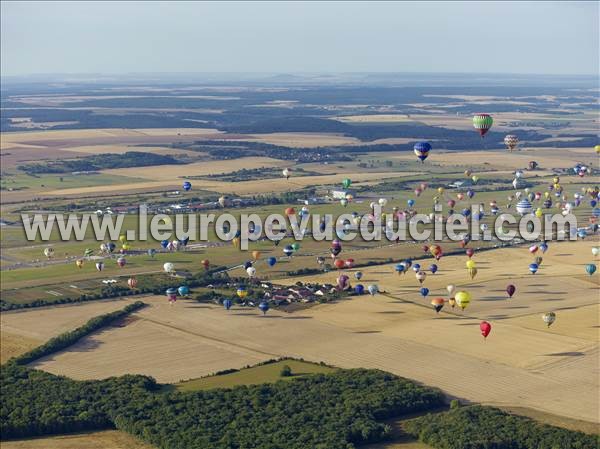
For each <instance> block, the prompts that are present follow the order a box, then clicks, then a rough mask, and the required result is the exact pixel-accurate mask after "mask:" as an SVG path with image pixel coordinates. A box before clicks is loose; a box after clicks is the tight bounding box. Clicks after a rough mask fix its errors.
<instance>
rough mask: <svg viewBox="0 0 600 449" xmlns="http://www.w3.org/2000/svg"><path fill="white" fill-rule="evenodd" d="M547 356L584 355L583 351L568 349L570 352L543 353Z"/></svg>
mask: <svg viewBox="0 0 600 449" xmlns="http://www.w3.org/2000/svg"><path fill="white" fill-rule="evenodd" d="M544 355H545V356H547V357H581V356H583V355H585V354H584V353H583V352H579V351H570V352H554V353H552V354H544Z"/></svg>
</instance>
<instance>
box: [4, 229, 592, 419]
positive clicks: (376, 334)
mask: <svg viewBox="0 0 600 449" xmlns="http://www.w3.org/2000/svg"><path fill="white" fill-rule="evenodd" d="M592 245H593V243H592V242H588V241H584V242H576V243H570V242H568V243H551V245H550V250H549V251H548V253H546V254H545V255H544V262H543V264H542V267H541V269H540V272H539V273H538V274H536V275H535V276H534V275H531V274H528V273H527V265H528V264H529V259H530V255H529V253H528V251H527V248H526V247H520V248H510V249H499V250H495V251H487V252H480V253H477V254H476V255H475V256H474V260H475V261H476V263H477V266H478V268H479V274H478V276H477V277H476V278H475V280H470V279H469V278H468V276H467V275H466V272H465V271H466V270H465V268H464V263H465V261H466V257H465V256H453V257H446V258H443V259H442V260H441V261H440V263H439V265H440V271H439V272H438V273H437V274H435V275H430V276H429V277H428V278H427V280H426V281H425V285H426V286H427V287H428V288H429V289H430V290H431V293H430V295H429V297H428V299H425V300H424V299H422V298H421V296H420V294H419V293H418V291H419V284H418V282H417V281H416V279H415V277H414V274H412V272H411V273H407V274H406V275H404V276H401V275H398V274H396V273H395V272H394V269H393V266H386V265H383V266H374V267H369V268H365V269H362V271H363V272H364V278H363V283H364V284H365V285H367V284H369V283H373V282H376V283H378V285H379V287H380V288H381V289H382V290H383V291H385V294H379V295H376V296H362V297H355V298H353V299H351V300H344V301H340V302H339V303H336V304H324V305H318V306H314V307H312V308H309V309H306V310H303V311H301V312H296V313H291V314H290V313H286V312H280V311H270V312H269V314H268V315H267V316H265V317H263V316H262V315H261V314H260V313H259V312H258V311H257V310H256V309H246V308H240V307H237V308H234V309H232V310H231V311H229V312H226V311H225V310H223V309H222V307H220V306H216V305H203V304H197V303H192V302H188V301H178V302H177V303H176V304H175V305H174V306H169V305H168V303H167V302H166V300H165V299H164V298H163V297H152V298H147V299H145V301H146V302H148V303H150V305H151V306H150V307H148V308H145V309H143V310H141V311H139V312H138V313H136V316H137V317H138V318H139V320H138V321H136V322H135V323H133V324H132V325H130V326H127V327H125V328H110V329H107V330H104V331H102V332H100V333H97V334H94V335H93V336H91V337H89V338H87V339H85V340H83V341H82V342H80V343H79V344H77V345H75V346H74V347H73V348H72V349H71V350H69V351H63V352H61V353H58V354H55V355H53V356H52V357H50V358H48V359H42V360H40V361H38V362H37V363H35V367H37V368H42V369H44V370H47V371H50V372H52V373H56V374H66V375H69V376H73V377H75V378H78V379H91V378H100V377H106V376H108V375H111V374H120V373H125V372H132V373H144V374H150V375H153V376H155V377H156V378H157V380H158V381H160V382H176V381H179V380H181V379H187V378H194V377H198V376H202V375H205V374H209V373H211V372H214V371H217V370H219V369H223V368H224V367H225V366H229V367H235V368H240V367H242V366H244V365H246V364H247V363H248V361H249V360H252V361H260V360H264V359H268V358H273V357H280V356H291V357H297V358H304V359H306V360H314V361H324V362H327V363H330V364H333V365H336V366H340V367H344V368H352V367H367V368H379V369H383V370H386V371H390V372H393V373H396V374H399V375H401V376H405V377H408V378H412V379H415V380H417V381H420V382H423V383H425V384H428V385H434V386H437V387H439V388H441V389H443V390H444V391H445V392H447V393H448V394H450V395H452V396H457V397H460V398H464V399H468V400H471V401H476V402H482V403H491V404H496V405H504V406H520V407H528V408H532V409H537V410H541V411H544V412H548V413H552V414H555V415H559V416H566V417H569V418H573V419H581V420H585V421H592V422H598V421H599V414H598V403H597V401H596V398H597V396H598V393H599V385H598V379H599V376H598V374H599V370H598V369H599V366H600V363H599V361H600V360H599V352H598V339H597V337H595V336H594V332H593V331H590V329H588V328H590V327H591V328H592V329H594V330H597V326H598V325H599V323H598V315H597V314H596V315H595V316H593V317H592V318H589V316H592V313H591V312H593V311H594V310H597V306H595V307H596V309H592V308H591V307H594V305H595V304H597V298H598V282H597V280H596V278H597V277H598V275H595V277H590V278H589V279H588V278H586V277H581V273H582V272H583V264H584V263H586V262H588V261H589V259H590V258H591V256H588V253H589V249H590V247H591V246H592ZM506 260H513V261H515V263H514V264H512V265H510V266H507V264H506ZM423 263H427V261H423V262H422V264H423ZM336 276H337V273H327V274H324V275H322V276H320V277H313V279H321V280H324V281H328V282H332V281H333V280H334V279H335V277H336ZM296 280H298V279H297V278H289V279H288V280H287V281H288V282H290V283H293V282H295V281H296ZM449 283H454V284H456V285H457V287H458V289H467V290H468V291H469V292H471V294H472V295H473V300H472V302H471V304H470V305H469V307H468V308H467V309H466V310H465V311H464V312H461V311H460V309H458V308H456V309H452V308H450V307H449V306H448V305H446V307H445V308H444V310H443V311H442V312H440V313H439V315H436V314H435V312H434V311H433V310H432V308H431V307H430V306H429V300H430V299H431V298H433V297H436V296H440V297H446V296H447V293H446V291H445V286H446V285H447V284H449ZM508 283H513V284H515V285H516V286H517V293H516V294H515V296H514V297H513V298H512V299H506V294H505V293H504V289H505V287H506V285H507V284H508ZM82 307H87V305H86V306H82ZM51 310H52V309H48V310H47V311H46V312H47V313H48V312H51ZM579 310H581V312H580V315H576V313H577V311H579ZM547 311H555V312H556V314H557V320H556V323H554V325H553V326H552V327H551V328H550V329H548V328H547V327H546V325H545V324H544V323H543V321H542V319H541V314H542V313H544V312H547ZM43 312H44V311H40V313H43ZM26 313H31V312H25V314H26ZM563 314H564V319H563ZM577 316H579V317H583V316H586V318H585V319H577ZM10 318H11V316H8V320H7V321H10ZM482 319H485V320H488V321H489V322H491V323H492V326H493V329H492V332H491V334H490V336H489V337H488V338H487V340H485V341H484V339H483V338H482V337H481V335H480V333H479V328H478V325H479V322H480V321H481V320H482ZM521 320H525V321H526V322H525V323H524V324H523V323H521ZM14 329H15V327H14V326H13V327H12V331H13V332H14ZM549 392H551V394H549Z"/></svg>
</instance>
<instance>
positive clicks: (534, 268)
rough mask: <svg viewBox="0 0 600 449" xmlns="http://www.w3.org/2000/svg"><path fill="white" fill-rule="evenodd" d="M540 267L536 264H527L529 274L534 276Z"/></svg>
mask: <svg viewBox="0 0 600 449" xmlns="http://www.w3.org/2000/svg"><path fill="white" fill-rule="evenodd" d="M539 267H540V266H539V265H538V264H537V263H530V264H529V271H531V274H535V273H537V270H538V268H539Z"/></svg>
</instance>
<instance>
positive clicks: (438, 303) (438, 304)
mask: <svg viewBox="0 0 600 449" xmlns="http://www.w3.org/2000/svg"><path fill="white" fill-rule="evenodd" d="M431 305H432V306H433V308H434V310H435V313H440V310H442V308H443V307H444V299H443V298H433V299H432V300H431Z"/></svg>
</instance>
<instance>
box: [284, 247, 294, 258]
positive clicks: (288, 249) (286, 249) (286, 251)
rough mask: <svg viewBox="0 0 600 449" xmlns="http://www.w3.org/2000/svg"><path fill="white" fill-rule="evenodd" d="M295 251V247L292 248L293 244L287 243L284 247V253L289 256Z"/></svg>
mask: <svg viewBox="0 0 600 449" xmlns="http://www.w3.org/2000/svg"><path fill="white" fill-rule="evenodd" d="M293 252H294V248H292V245H286V246H285V248H283V254H285V255H286V256H288V257H290V256H291V255H292V253H293Z"/></svg>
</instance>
